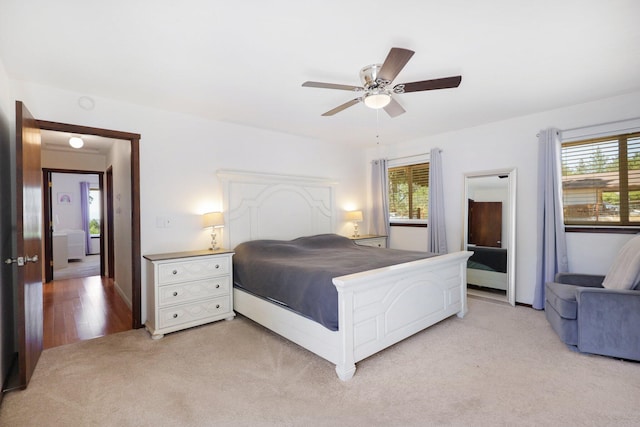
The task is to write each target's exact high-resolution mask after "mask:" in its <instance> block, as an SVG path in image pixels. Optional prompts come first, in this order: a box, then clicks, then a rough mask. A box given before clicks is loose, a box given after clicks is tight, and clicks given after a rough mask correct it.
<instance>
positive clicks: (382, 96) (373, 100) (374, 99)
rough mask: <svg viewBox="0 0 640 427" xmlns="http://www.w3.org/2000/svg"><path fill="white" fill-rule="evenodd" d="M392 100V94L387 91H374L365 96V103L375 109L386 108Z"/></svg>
mask: <svg viewBox="0 0 640 427" xmlns="http://www.w3.org/2000/svg"><path fill="white" fill-rule="evenodd" d="M390 102H391V95H388V94H386V93H372V94H370V95H367V96H365V98H364V105H366V106H367V107H369V108H373V109H374V110H377V109H380V108H384V107H386V106H387V105H389V103H390Z"/></svg>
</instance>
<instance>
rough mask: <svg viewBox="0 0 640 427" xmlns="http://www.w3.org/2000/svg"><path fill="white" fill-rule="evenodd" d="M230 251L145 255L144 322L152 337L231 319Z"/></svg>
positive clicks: (231, 252)
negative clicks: (145, 303)
mask: <svg viewBox="0 0 640 427" xmlns="http://www.w3.org/2000/svg"><path fill="white" fill-rule="evenodd" d="M232 256H233V251H227V250H224V249H219V250H215V251H212V250H204V251H191V252H177V253H167V254H155V255H145V256H144V258H145V259H146V260H147V263H146V264H147V322H146V323H145V327H146V329H147V331H149V333H150V334H151V337H152V338H153V339H159V338H162V337H163V336H164V334H167V333H169V332H175V331H179V330H182V329H186V328H191V327H194V326H198V325H203V324H205V323H209V322H214V321H216V320H221V319H226V320H231V319H233V318H234V316H235V313H234V312H233V292H232V285H233V279H232V276H233V267H232V264H231V257H232Z"/></svg>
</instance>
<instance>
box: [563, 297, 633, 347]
mask: <svg viewBox="0 0 640 427" xmlns="http://www.w3.org/2000/svg"><path fill="white" fill-rule="evenodd" d="M576 300H577V302H578V316H577V318H578V349H579V350H580V351H583V352H586V353H596V354H603V355H606V356H613V357H619V358H623V359H631V360H640V291H636V290H617V289H604V288H580V289H578V291H577V294H576Z"/></svg>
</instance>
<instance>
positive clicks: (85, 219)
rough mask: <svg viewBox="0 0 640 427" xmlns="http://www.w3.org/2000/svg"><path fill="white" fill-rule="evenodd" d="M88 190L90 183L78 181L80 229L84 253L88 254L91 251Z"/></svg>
mask: <svg viewBox="0 0 640 427" xmlns="http://www.w3.org/2000/svg"><path fill="white" fill-rule="evenodd" d="M89 190H90V184H89V183H88V182H86V181H82V182H81V183H80V216H81V220H82V229H83V230H84V239H85V241H84V253H85V255H89V252H90V251H91V234H90V233H89Z"/></svg>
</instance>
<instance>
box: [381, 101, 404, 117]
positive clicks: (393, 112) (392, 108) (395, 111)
mask: <svg viewBox="0 0 640 427" xmlns="http://www.w3.org/2000/svg"><path fill="white" fill-rule="evenodd" d="M384 111H386V112H387V114H388V115H389V116H390V117H396V116H399V115H400V114H403V113H405V112H406V111H405V109H404V108H402V105H400V103H399V102H398V101H396V100H395V99H393V97H392V98H391V102H389V103H388V104H387V106H386V107H384Z"/></svg>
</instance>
